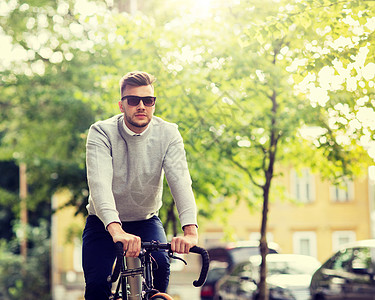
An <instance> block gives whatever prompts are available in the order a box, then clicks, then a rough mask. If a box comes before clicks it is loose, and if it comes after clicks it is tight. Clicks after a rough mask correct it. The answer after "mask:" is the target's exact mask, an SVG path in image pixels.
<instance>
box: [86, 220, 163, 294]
mask: <svg viewBox="0 0 375 300" xmlns="http://www.w3.org/2000/svg"><path fill="white" fill-rule="evenodd" d="M122 228H123V229H124V230H125V232H127V233H131V234H134V235H137V236H139V237H140V238H141V240H142V241H144V242H150V241H153V240H155V241H160V242H162V243H166V242H167V239H166V236H165V232H164V228H163V225H162V223H161V221H160V219H159V218H158V217H157V216H154V217H152V218H151V219H148V220H144V221H136V222H123V224H122ZM82 240H83V246H82V261H83V272H84V275H85V281H86V290H85V299H86V300H108V297H109V296H110V294H111V284H109V283H107V277H108V275H110V274H111V272H112V266H113V263H114V261H115V258H116V255H115V247H114V243H113V240H112V237H111V235H110V234H109V232H108V231H107V230H106V229H105V228H104V224H103V223H102V221H100V219H99V218H98V217H96V216H88V217H87V220H86V226H85V229H84V231H83V235H82ZM152 256H153V257H154V258H155V260H156V261H157V265H158V268H157V269H156V270H154V271H153V275H154V287H155V288H156V289H158V290H159V291H161V292H165V291H166V289H167V287H168V283H169V274H170V271H169V258H168V255H167V253H165V252H155V253H153V254H152Z"/></svg>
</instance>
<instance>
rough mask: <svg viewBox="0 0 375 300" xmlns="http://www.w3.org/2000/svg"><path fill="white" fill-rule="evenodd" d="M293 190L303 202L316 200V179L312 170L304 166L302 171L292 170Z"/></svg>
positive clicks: (293, 193) (294, 194) (295, 196)
mask: <svg viewBox="0 0 375 300" xmlns="http://www.w3.org/2000/svg"><path fill="white" fill-rule="evenodd" d="M291 185H292V186H291V191H292V195H293V197H294V198H295V199H297V200H298V201H299V202H302V203H310V202H313V201H314V200H315V180H314V175H313V174H311V172H310V170H309V169H307V168H304V169H302V170H301V172H297V171H295V170H292V172H291Z"/></svg>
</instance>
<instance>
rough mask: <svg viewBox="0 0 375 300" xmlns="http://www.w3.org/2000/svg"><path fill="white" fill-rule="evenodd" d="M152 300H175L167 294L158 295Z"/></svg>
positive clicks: (151, 299)
mask: <svg viewBox="0 0 375 300" xmlns="http://www.w3.org/2000/svg"><path fill="white" fill-rule="evenodd" d="M150 300H173V298H172V297H171V296H169V295H168V294H165V293H157V294H155V295H153V296H152V297H151V298H150Z"/></svg>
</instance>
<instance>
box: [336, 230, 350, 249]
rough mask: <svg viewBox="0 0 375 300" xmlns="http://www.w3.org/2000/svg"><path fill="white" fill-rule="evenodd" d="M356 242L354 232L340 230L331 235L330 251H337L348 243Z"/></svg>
mask: <svg viewBox="0 0 375 300" xmlns="http://www.w3.org/2000/svg"><path fill="white" fill-rule="evenodd" d="M355 240H356V235H355V232H354V231H351V230H340V231H334V232H333V233H332V249H333V251H338V250H340V248H341V247H342V246H343V245H345V244H348V243H352V242H354V241H355Z"/></svg>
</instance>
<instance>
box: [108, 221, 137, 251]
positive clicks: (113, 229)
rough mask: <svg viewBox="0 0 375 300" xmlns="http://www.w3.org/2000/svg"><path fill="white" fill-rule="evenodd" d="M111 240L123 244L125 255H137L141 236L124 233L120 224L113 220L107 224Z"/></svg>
mask: <svg viewBox="0 0 375 300" xmlns="http://www.w3.org/2000/svg"><path fill="white" fill-rule="evenodd" d="M107 230H108V232H109V233H110V234H111V236H112V239H113V242H114V243H116V242H121V243H122V244H123V245H124V251H125V254H126V256H127V257H138V255H139V252H140V251H141V238H140V237H139V236H136V235H133V234H130V233H126V232H125V231H124V230H123V229H122V227H121V224H119V223H117V222H114V223H110V224H109V225H108V226H107Z"/></svg>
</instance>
